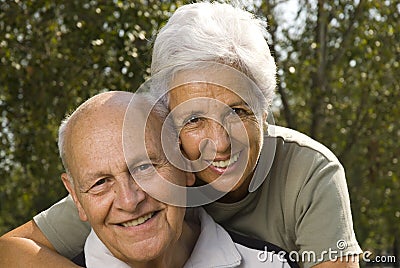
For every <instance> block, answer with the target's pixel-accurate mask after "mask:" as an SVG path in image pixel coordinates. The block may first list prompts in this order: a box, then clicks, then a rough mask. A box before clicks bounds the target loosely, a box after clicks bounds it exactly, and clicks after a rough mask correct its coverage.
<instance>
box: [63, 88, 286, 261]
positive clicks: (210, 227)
mask: <svg viewBox="0 0 400 268" xmlns="http://www.w3.org/2000/svg"><path fill="white" fill-rule="evenodd" d="M128 106H129V109H128ZM162 107H163V106H161V105H158V106H157V105H156V106H155V107H154V108H153V107H152V106H151V103H150V101H149V99H148V98H147V97H146V96H145V95H134V94H131V93H127V92H108V93H103V94H99V95H97V96H95V97H93V98H91V99H89V100H88V101H86V102H85V103H83V104H82V105H81V106H80V107H79V108H78V109H77V110H76V111H75V112H74V113H73V114H72V115H71V116H70V117H68V118H67V119H66V120H65V121H64V122H63V123H62V125H61V127H60V130H59V150H60V156H61V158H62V160H63V164H64V167H65V169H66V173H64V174H62V180H63V183H64V185H65V187H66V188H67V190H68V191H69V193H70V194H71V196H72V198H73V200H74V202H75V204H76V207H77V209H78V212H79V217H80V218H81V220H82V221H88V222H89V223H90V225H91V227H92V232H91V233H90V235H89V237H88V239H87V241H86V245H85V256H86V264H87V266H88V267H217V266H218V267H220V266H223V267H261V266H262V267H265V265H266V263H265V262H264V263H263V262H261V261H260V258H259V256H258V255H259V252H258V251H257V250H253V249H250V248H247V247H245V246H243V245H239V244H235V243H233V241H232V239H231V237H230V235H229V234H228V233H227V232H226V231H225V230H224V229H223V228H222V227H221V226H219V225H217V224H216V223H215V222H214V221H213V220H212V219H211V217H210V216H208V215H207V213H206V212H205V211H204V210H203V209H201V208H199V209H190V210H189V211H188V213H187V215H186V219H185V220H184V216H185V208H183V207H176V206H173V205H169V204H165V203H162V202H160V201H158V200H156V199H154V198H153V197H151V196H150V195H149V194H148V193H146V192H145V191H143V190H142V189H141V188H140V187H139V185H138V184H137V183H136V182H137V181H144V183H145V184H147V185H149V187H148V188H149V190H150V191H152V192H153V193H152V195H153V196H154V195H157V194H159V195H160V194H161V195H163V196H165V195H170V196H169V197H168V198H170V199H171V198H174V197H175V198H179V199H182V198H183V199H185V192H186V189H185V188H180V190H178V192H168V189H165V188H162V189H160V186H159V185H160V183H159V182H160V180H166V181H168V182H171V183H173V184H175V185H180V186H190V185H193V183H194V175H193V174H191V173H185V172H182V171H180V170H179V169H177V168H175V167H173V166H172V165H171V164H170V163H169V162H168V161H167V159H166V157H165V154H164V152H163V150H162V147H161V127H162V125H163V121H164V120H165V118H163V116H164V115H165V114H166V113H165V112H164V111H163V108H162ZM149 110H152V112H151V113H150V114H149V116H148V117H147V113H146V112H147V111H149ZM126 113H130V114H131V115H134V117H129V116H126ZM124 117H125V118H127V117H128V118H130V119H131V118H134V121H133V120H131V121H127V120H125V122H124ZM165 125H166V129H167V137H170V136H173V135H175V131H174V129H173V128H169V125H168V123H166V124H165ZM142 183H143V182H142ZM157 192H158V193H157ZM258 242H261V241H258ZM265 245H266V246H267V248H268V247H270V249H272V247H271V246H270V244H267V243H265ZM274 249H275V250H276V248H274ZM276 253H278V252H276ZM263 254H267V253H266V252H263ZM269 254H270V255H269V257H270V258H269V259H268V263H269V265H270V266H269V267H285V266H286V267H290V266H289V265H288V264H287V263H286V261H282V260H281V256H277V255H275V257H274V258H275V259H272V258H271V257H273V254H272V253H269ZM264 258H265V257H264ZM265 260H266V259H265Z"/></svg>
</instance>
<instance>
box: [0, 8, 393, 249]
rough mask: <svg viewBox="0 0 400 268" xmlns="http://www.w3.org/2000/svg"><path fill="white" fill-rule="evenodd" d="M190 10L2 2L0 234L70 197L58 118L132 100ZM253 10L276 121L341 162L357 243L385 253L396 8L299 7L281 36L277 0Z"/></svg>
mask: <svg viewBox="0 0 400 268" xmlns="http://www.w3.org/2000/svg"><path fill="white" fill-rule="evenodd" d="M186 2H187V1H166V0H165V1H157V0H132V1H122V0H113V1H100V0H90V1H89V0H71V1H50V0H37V1H21V0H14V1H8V0H0V10H1V12H0V61H1V63H0V111H1V114H0V125H1V129H0V177H1V179H0V233H3V232H5V231H7V230H9V229H10V228H13V227H15V226H17V225H19V224H21V223H23V222H25V221H27V220H29V219H30V218H31V217H32V216H33V215H35V214H36V213H37V212H39V211H40V210H42V209H44V208H46V207H48V206H49V205H50V204H52V203H54V202H55V201H56V200H58V199H59V198H60V197H61V196H63V195H64V194H65V193H66V192H65V190H64V187H63V186H62V183H61V181H60V179H59V176H60V173H61V172H62V166H61V163H60V161H59V158H58V155H57V146H56V136H57V128H58V125H59V123H60V121H61V119H62V118H63V117H64V115H65V113H66V112H68V111H71V110H72V109H74V108H75V107H76V106H77V105H79V104H80V103H81V102H82V101H84V100H85V99H87V98H88V97H90V96H93V95H94V94H96V93H98V92H101V91H105V90H127V91H134V90H135V89H136V88H137V87H138V86H139V85H140V84H141V83H142V82H143V81H144V79H145V78H146V77H147V76H148V75H149V66H150V59H151V40H152V39H153V36H154V35H155V33H156V31H157V30H158V29H159V28H160V26H161V25H162V24H163V23H164V22H165V21H166V19H167V18H168V17H169V15H170V14H171V12H173V10H174V9H175V8H176V6H179V5H181V4H184V3H186ZM255 2H256V3H259V4H260V5H255V6H254V7H251V8H252V10H254V11H255V12H256V13H257V14H258V15H259V16H265V17H267V20H268V22H269V25H270V26H269V30H270V33H271V36H270V38H271V41H272V44H271V49H272V51H273V53H274V56H275V57H276V59H277V64H278V67H279V73H278V79H279V87H278V98H277V101H276V103H278V108H277V114H276V116H275V117H276V119H277V122H278V124H281V125H287V126H289V127H292V128H295V129H298V130H300V131H303V132H305V133H307V134H309V135H311V136H312V137H314V138H315V139H317V140H319V141H321V142H323V143H324V144H325V145H327V146H328V147H329V148H331V149H332V150H333V151H334V152H335V153H336V154H337V155H338V157H339V159H340V160H341V161H342V163H343V165H344V166H345V168H346V170H347V175H348V184H349V191H350V195H351V199H352V209H353V216H354V222H355V229H356V233H357V236H358V239H359V241H360V242H361V244H362V246H363V247H364V248H365V249H375V250H381V249H387V248H389V247H391V245H393V244H394V243H395V241H394V239H395V237H400V230H399V226H400V224H399V223H400V208H399V204H400V195H399V190H400V178H399V174H400V172H399V171H400V170H399V164H398V162H399V157H400V154H399V153H400V144H399V142H398V141H397V140H398V139H399V136H400V123H399V118H400V108H399V105H398V104H399V103H400V84H399V82H398V81H399V79H398V77H400V71H399V64H400V63H399V61H400V59H399V54H400V46H399V42H398V38H396V33H397V31H398V29H400V18H399V13H400V5H399V4H398V3H397V2H396V1H393V0H386V1H383V0H380V1H371V0H359V1H350V0H335V1H318V3H319V4H318V3H317V1H306V0H299V2H300V5H299V10H298V11H299V12H298V17H297V18H296V22H297V23H292V26H291V27H290V28H285V27H284V24H283V23H281V22H282V20H283V19H284V15H283V14H282V13H280V11H279V10H280V9H279V4H278V3H279V2H282V1H279V0H269V1H266V0H265V1H261V2H260V1H255Z"/></svg>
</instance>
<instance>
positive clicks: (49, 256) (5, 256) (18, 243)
mask: <svg viewBox="0 0 400 268" xmlns="http://www.w3.org/2000/svg"><path fill="white" fill-rule="evenodd" d="M0 267H79V266H77V265H75V264H74V263H73V262H71V261H70V260H68V259H67V258H65V257H63V256H61V255H60V254H58V253H57V251H56V250H55V248H54V247H53V245H52V244H51V243H50V241H49V240H47V238H46V237H45V236H44V235H43V233H42V232H41V231H40V229H39V228H38V226H37V225H36V223H35V222H34V221H33V220H31V221H29V222H27V223H25V224H24V225H22V226H20V227H18V228H16V229H14V230H11V231H10V232H8V233H6V234H5V235H3V236H2V237H0Z"/></svg>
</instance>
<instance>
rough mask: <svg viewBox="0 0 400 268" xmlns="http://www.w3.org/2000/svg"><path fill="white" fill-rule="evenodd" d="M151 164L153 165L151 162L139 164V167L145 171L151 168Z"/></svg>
mask: <svg viewBox="0 0 400 268" xmlns="http://www.w3.org/2000/svg"><path fill="white" fill-rule="evenodd" d="M151 166H152V165H151V164H144V165H140V166H138V167H137V169H138V170H139V171H145V170H147V169H149V168H150V167H151Z"/></svg>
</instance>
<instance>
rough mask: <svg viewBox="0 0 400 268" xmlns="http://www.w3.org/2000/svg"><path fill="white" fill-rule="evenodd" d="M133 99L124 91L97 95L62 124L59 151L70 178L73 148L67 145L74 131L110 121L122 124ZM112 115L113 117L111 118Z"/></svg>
mask: <svg viewBox="0 0 400 268" xmlns="http://www.w3.org/2000/svg"><path fill="white" fill-rule="evenodd" d="M132 97H133V93H130V92H124V91H111V92H105V93H101V94H98V95H95V96H93V97H92V98H90V99H88V100H87V101H85V102H84V103H83V104H81V105H80V106H79V107H78V108H77V109H76V110H75V111H74V112H73V113H72V114H71V115H70V116H68V117H67V118H66V119H65V120H64V121H63V122H62V123H61V126H60V128H59V132H58V149H59V152H60V157H61V160H62V162H63V165H64V168H65V170H66V171H67V173H68V174H69V175H70V176H71V173H70V170H69V164H70V163H69V162H70V161H68V156H69V155H70V154H69V153H68V151H69V149H71V148H69V147H68V146H66V144H71V143H70V137H73V136H74V134H73V133H75V131H74V130H75V129H78V128H80V127H82V126H85V125H88V124H90V125H97V126H101V125H103V124H108V123H109V122H110V121H112V122H114V124H122V122H123V118H124V116H123V115H124V113H125V111H126V109H127V107H128V105H129V102H130V101H131V99H132ZM110 113H112V114H113V116H109V115H110ZM107 115H108V116H107ZM71 135H72V136H71Z"/></svg>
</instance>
